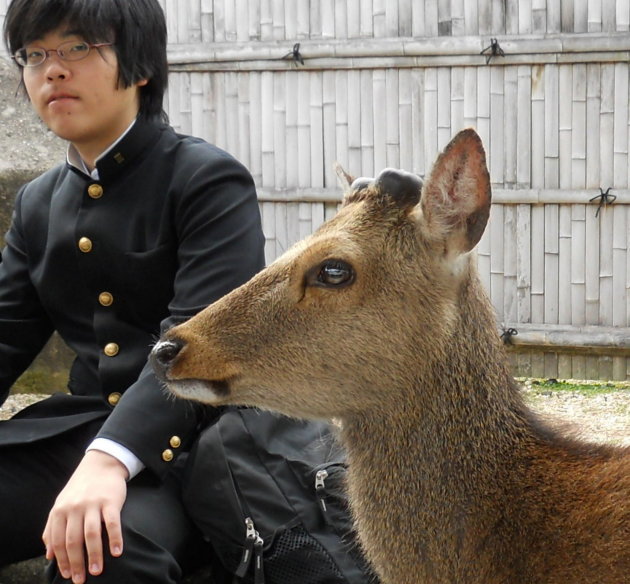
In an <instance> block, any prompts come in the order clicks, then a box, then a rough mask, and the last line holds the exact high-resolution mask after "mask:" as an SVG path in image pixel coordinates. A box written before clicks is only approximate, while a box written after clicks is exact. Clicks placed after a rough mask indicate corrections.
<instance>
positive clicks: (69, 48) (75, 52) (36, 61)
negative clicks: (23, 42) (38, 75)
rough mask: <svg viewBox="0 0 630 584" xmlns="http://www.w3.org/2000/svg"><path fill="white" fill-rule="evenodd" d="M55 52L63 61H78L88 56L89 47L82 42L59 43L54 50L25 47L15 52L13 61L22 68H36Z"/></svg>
mask: <svg viewBox="0 0 630 584" xmlns="http://www.w3.org/2000/svg"><path fill="white" fill-rule="evenodd" d="M54 52H56V53H57V55H59V57H60V58H61V59H63V60H64V61H79V60H80V59H84V58H85V57H87V56H88V53H89V52H90V45H89V44H88V43H86V42H83V41H68V42H66V43H61V44H60V45H59V46H58V47H57V48H56V49H42V48H41V47H25V48H23V49H19V50H18V51H16V52H15V55H14V57H15V60H16V61H17V62H18V64H19V65H22V67H36V66H37V65H40V64H41V63H43V62H44V61H45V60H46V59H47V57H48V55H49V54H50V53H54Z"/></svg>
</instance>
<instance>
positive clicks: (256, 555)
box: [183, 408, 377, 584]
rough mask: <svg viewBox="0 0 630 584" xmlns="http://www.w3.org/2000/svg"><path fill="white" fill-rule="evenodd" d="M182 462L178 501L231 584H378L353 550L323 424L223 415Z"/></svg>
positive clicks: (341, 468)
mask: <svg viewBox="0 0 630 584" xmlns="http://www.w3.org/2000/svg"><path fill="white" fill-rule="evenodd" d="M190 456H191V458H190V463H191V464H188V475H187V477H186V480H185V481H184V492H183V498H184V503H185V505H186V507H187V509H188V512H189V514H190V516H191V517H192V518H193V520H194V521H195V523H196V524H197V526H198V527H199V529H200V530H201V531H202V533H203V534H204V536H205V538H206V539H207V541H209V542H210V543H211V545H212V547H213V549H214V552H215V553H216V555H217V557H218V558H219V560H220V561H221V564H222V565H223V567H224V568H225V570H226V571H227V572H228V573H229V574H232V575H234V581H235V582H242V583H245V584H262V583H265V584H297V583H299V584H366V583H368V582H373V583H376V582H377V580H376V578H375V577H374V576H373V574H372V572H371V571H370V569H369V567H368V564H367V562H366V561H365V559H364V558H363V556H362V554H361V552H360V550H359V547H358V544H357V542H356V537H355V533H354V531H353V528H352V520H351V517H350V514H349V511H348V503H347V497H346V495H345V490H344V486H345V485H344V480H345V474H346V461H345V456H344V453H343V450H342V449H341V448H340V446H339V444H338V443H337V442H336V440H335V438H334V430H333V429H332V428H331V426H330V424H328V423H325V422H316V421H305V420H295V419H291V418H287V417H284V416H281V415H278V414H274V413H270V412H262V411H259V410H256V409H250V408H227V409H226V410H225V411H224V412H223V413H222V414H221V415H220V416H219V417H218V419H217V420H216V421H215V422H214V423H212V425H210V426H209V427H208V428H206V429H205V430H204V431H203V432H202V434H201V436H200V438H199V440H198V442H197V444H196V445H195V447H194V448H193V450H192V452H191V454H190Z"/></svg>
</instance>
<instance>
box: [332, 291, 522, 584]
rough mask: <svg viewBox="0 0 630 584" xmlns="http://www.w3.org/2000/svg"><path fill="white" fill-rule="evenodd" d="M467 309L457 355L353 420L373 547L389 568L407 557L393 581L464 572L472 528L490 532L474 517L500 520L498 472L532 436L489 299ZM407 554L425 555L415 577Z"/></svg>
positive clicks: (362, 511) (367, 534)
mask: <svg viewBox="0 0 630 584" xmlns="http://www.w3.org/2000/svg"><path fill="white" fill-rule="evenodd" d="M468 300H469V301H470V299H468ZM473 304H477V303H475V302H473ZM468 306H469V308H468V311H467V312H464V313H462V315H460V317H459V321H458V323H457V325H456V326H455V327H454V329H453V333H452V336H451V338H450V339H449V341H448V342H449V344H450V347H449V350H448V352H447V354H448V357H447V358H445V359H441V360H439V361H436V363H435V364H434V366H432V367H431V368H430V373H429V374H427V375H425V376H424V377H422V378H418V379H416V381H415V385H414V386H413V387H405V388H394V389H395V390H397V391H396V395H397V396H401V395H404V396H406V398H407V399H404V400H403V399H401V400H398V399H395V400H392V401H393V403H387V405H386V406H385V407H383V408H382V410H381V411H378V412H369V413H367V414H365V415H361V416H357V417H355V418H352V419H347V420H344V424H343V429H342V434H341V435H342V439H343V441H344V443H345V445H346V447H347V450H348V456H349V462H350V472H349V481H348V483H349V490H350V495H351V499H352V500H353V502H354V509H355V515H356V518H357V523H358V526H359V528H360V530H361V532H362V533H363V535H364V539H365V542H364V545H365V547H366V551H367V552H368V554H369V555H370V557H372V558H373V559H375V560H374V561H375V565H376V566H377V567H378V566H379V565H381V562H379V560H378V558H381V557H382V558H383V562H382V565H383V566H386V569H389V570H394V571H396V570H397V569H398V568H396V567H393V566H392V562H390V561H387V558H388V557H389V558H391V557H394V556H395V557H400V558H401V563H400V566H401V567H400V571H399V572H397V573H392V574H388V575H385V576H386V577H385V580H384V581H385V582H397V583H399V584H403V583H405V582H410V583H411V582H423V581H424V580H423V579H422V578H425V579H426V580H427V581H431V582H448V581H453V580H452V578H453V577H455V576H456V575H457V574H460V572H458V567H457V564H458V563H459V561H460V559H461V558H462V556H464V557H465V556H466V553H467V552H466V550H467V549H470V550H472V549H473V548H474V547H475V543H474V541H472V539H474V538H473V537H472V535H471V534H473V533H477V534H478V533H480V532H483V531H484V526H483V525H474V522H475V521H491V520H492V516H493V513H494V511H493V509H492V508H493V506H496V501H497V498H498V494H497V493H496V488H497V484H498V478H499V477H500V476H501V474H502V473H504V472H505V469H506V468H509V467H510V464H509V460H510V459H512V457H513V455H514V452H515V450H517V449H518V448H519V447H520V444H521V443H522V442H523V441H524V440H526V439H527V435H528V427H527V422H526V416H525V415H524V406H523V404H522V402H521V398H520V395H519V393H518V391H517V390H516V388H515V386H514V382H513V380H512V378H511V376H510V375H509V370H508V367H507V364H506V363H505V362H504V361H503V360H502V359H501V358H500V357H499V358H497V357H496V355H497V354H499V355H501V354H502V350H501V348H500V346H499V343H498V341H497V336H498V335H497V333H496V330H495V329H494V327H493V326H491V325H490V324H488V323H493V322H494V320H493V319H492V315H491V313H490V314H488V309H487V307H485V306H484V304H483V302H480V303H478V306H472V307H471V306H470V304H468ZM467 315H474V316H467ZM486 319H487V320H486ZM421 369H422V370H425V371H426V368H422V367H420V366H418V370H421ZM389 381H392V380H389ZM392 383H393V382H392ZM391 389H392V387H391V386H390V387H384V388H383V392H384V393H385V394H387V392H388V391H391ZM506 430H507V431H506ZM405 557H409V558H422V559H423V560H424V561H422V562H420V564H419V565H418V566H417V568H415V571H413V570H412V571H411V574H412V576H409V573H410V570H409V569H405V566H404V558H405ZM407 568H408V567H407ZM414 578H415V579H414ZM449 579H450V580H449Z"/></svg>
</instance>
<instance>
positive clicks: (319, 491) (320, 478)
mask: <svg viewBox="0 0 630 584" xmlns="http://www.w3.org/2000/svg"><path fill="white" fill-rule="evenodd" d="M327 478H328V471H327V470H326V469H322V470H318V471H317V474H316V475H315V494H316V495H317V502H318V503H319V506H320V508H321V510H322V512H323V514H324V518H325V519H326V521H328V517H327V512H328V507H327V506H326V479H327Z"/></svg>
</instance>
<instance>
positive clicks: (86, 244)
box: [79, 237, 92, 253]
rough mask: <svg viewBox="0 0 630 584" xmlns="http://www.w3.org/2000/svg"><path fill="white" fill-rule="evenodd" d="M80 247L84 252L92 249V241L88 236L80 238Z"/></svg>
mask: <svg viewBox="0 0 630 584" xmlns="http://www.w3.org/2000/svg"><path fill="white" fill-rule="evenodd" d="M79 249H80V250H81V251H82V252H83V253H89V252H91V251H92V241H91V240H90V239H89V238H87V237H82V238H81V239H79Z"/></svg>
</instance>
